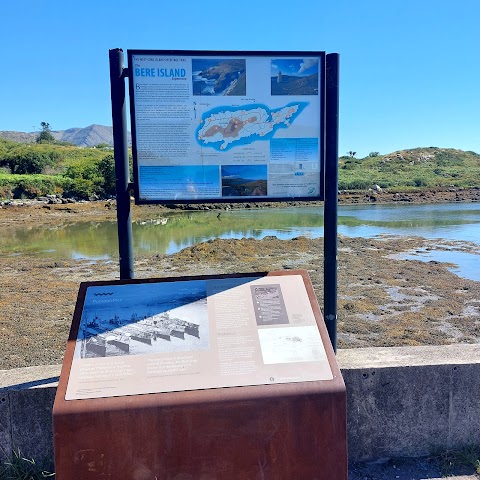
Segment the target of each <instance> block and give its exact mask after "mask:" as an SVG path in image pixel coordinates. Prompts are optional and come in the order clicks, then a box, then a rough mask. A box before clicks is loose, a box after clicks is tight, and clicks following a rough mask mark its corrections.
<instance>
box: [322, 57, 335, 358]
mask: <svg viewBox="0 0 480 480" xmlns="http://www.w3.org/2000/svg"><path fill="white" fill-rule="evenodd" d="M338 66H339V55H338V53H330V54H328V55H327V56H326V101H325V112H326V119H325V223H324V225H325V226H324V273H323V279H324V290H323V292H324V299H323V309H324V312H323V314H324V317H325V324H326V326H327V330H328V334H329V336H330V341H331V342H332V346H333V350H334V351H335V352H336V351H337V206H338V110H339V108H338V104H339V92H338Z"/></svg>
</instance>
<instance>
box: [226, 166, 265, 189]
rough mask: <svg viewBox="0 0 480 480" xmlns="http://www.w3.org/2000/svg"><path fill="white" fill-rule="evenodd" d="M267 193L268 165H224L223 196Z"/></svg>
mask: <svg viewBox="0 0 480 480" xmlns="http://www.w3.org/2000/svg"><path fill="white" fill-rule="evenodd" d="M266 195H267V166H266V165H222V197H258V196H266Z"/></svg>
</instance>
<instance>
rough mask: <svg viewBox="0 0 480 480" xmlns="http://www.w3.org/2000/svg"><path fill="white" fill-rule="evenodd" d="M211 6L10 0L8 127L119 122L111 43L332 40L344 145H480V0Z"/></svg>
mask: <svg viewBox="0 0 480 480" xmlns="http://www.w3.org/2000/svg"><path fill="white" fill-rule="evenodd" d="M273 5H275V6H274V7H273ZM211 6H212V8H210V6H209V3H208V2H198V1H193V0H182V1H181V2H180V1H178V2H168V1H163V2H162V1H158V0H156V1H146V0H136V1H135V2H133V1H131V0H128V1H126V0H116V1H112V0H102V1H98V0H96V1H92V0H82V1H77V2H68V1H67V2H66V1H64V0H62V1H59V0H44V1H43V2H42V1H38V0H35V1H32V0H15V1H9V2H3V3H2V22H1V23H2V25H1V28H0V54H1V67H0V71H1V73H2V74H1V76H0V100H1V102H0V130H20V131H33V130H36V129H37V130H38V129H39V125H40V122H42V121H46V122H49V123H50V125H51V127H52V129H53V130H62V129H66V128H70V127H86V126H88V125H91V124H93V123H98V124H102V125H110V124H111V106H110V86H109V67H108V50H109V49H110V48H115V47H121V48H123V49H124V51H125V52H126V50H127V49H129V48H142V49H213V50H313V51H315V50H321V51H326V52H338V53H339V54H340V62H341V65H340V68H341V70H340V73H341V82H340V146H339V153H340V154H341V155H342V154H345V153H346V152H347V151H349V150H353V151H356V152H357V156H365V155H367V154H368V153H369V152H371V151H379V152H381V153H390V152H392V151H395V150H398V149H402V148H413V147H418V146H425V147H428V146H438V147H451V148H459V149H463V150H473V151H476V152H479V153H480V113H479V112H480V53H479V47H480V28H479V27H478V20H479V18H480V1H478V0H456V1H455V2H454V1H452V0H448V1H446V0H363V1H358V0H348V1H347V0H336V1H335V2H333V1H331V0H328V1H326V0H304V1H302V2H293V3H292V2H286V1H285V2H276V3H275V4H272V3H271V2H258V1H252V0H244V1H243V2H241V4H238V3H236V4H235V3H234V4H232V10H231V11H230V12H229V11H228V7H226V4H225V5H224V4H222V8H215V6H214V4H211Z"/></svg>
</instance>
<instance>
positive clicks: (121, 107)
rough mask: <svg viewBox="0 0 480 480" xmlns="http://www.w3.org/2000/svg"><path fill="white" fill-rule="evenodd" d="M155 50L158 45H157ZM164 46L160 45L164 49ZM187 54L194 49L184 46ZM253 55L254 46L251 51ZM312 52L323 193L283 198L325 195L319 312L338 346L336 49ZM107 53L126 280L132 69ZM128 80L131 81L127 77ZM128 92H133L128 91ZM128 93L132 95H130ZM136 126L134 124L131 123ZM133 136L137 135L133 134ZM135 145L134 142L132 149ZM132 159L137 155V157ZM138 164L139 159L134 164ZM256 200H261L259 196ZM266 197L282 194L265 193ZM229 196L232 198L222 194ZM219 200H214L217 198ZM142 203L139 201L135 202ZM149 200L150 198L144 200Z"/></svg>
mask: <svg viewBox="0 0 480 480" xmlns="http://www.w3.org/2000/svg"><path fill="white" fill-rule="evenodd" d="M130 52H150V51H148V50H132V51H129V54H130ZM155 52H158V51H155ZM162 52H164V51H162ZM167 53H169V54H171V55H177V54H178V53H179V52H178V51H168V52H165V54H167ZM183 53H184V54H185V55H187V54H189V53H190V54H192V55H193V54H195V53H198V52H193V51H184V52H183ZM234 53H237V54H238V52H222V55H227V56H228V55H230V54H231V55H233V54H234ZM250 53H251V54H252V55H254V54H256V53H257V52H250ZM207 54H211V55H212V56H214V55H215V54H218V52H202V55H207ZM258 54H259V55H269V56H271V57H273V56H275V57H282V55H284V56H285V57H288V56H290V57H291V58H292V55H295V56H296V57H299V56H300V55H307V54H312V52H295V53H293V52H280V53H279V52H258ZM315 55H321V58H322V72H324V74H323V73H322V83H321V90H322V99H323V107H322V110H321V112H322V113H321V118H320V125H321V132H320V134H319V139H320V143H321V145H322V146H321V152H322V155H323V157H322V162H321V163H322V164H321V185H322V188H323V190H322V195H321V196H319V197H318V198H312V197H307V198H295V197H293V198H292V197H289V198H287V200H319V199H322V200H325V206H324V216H325V222H324V308H323V315H324V319H325V324H326V327H327V330H328V333H329V336H330V340H331V342H332V346H333V348H334V350H336V341H337V207H338V118H339V55H338V54H337V53H330V54H326V55H325V54H324V53H323V52H318V53H316V54H315ZM109 59H110V85H111V100H112V123H113V137H114V156H115V175H116V178H115V181H116V183H115V184H116V192H117V197H116V198H117V227H118V240H119V257H120V279H122V280H128V279H133V278H134V271H133V239H132V219H131V202H130V195H131V192H132V190H134V193H135V198H137V199H138V197H139V195H138V179H137V180H135V182H134V183H131V182H130V172H129V162H128V143H127V120H126V88H125V78H127V77H128V78H130V77H131V71H129V69H128V68H125V67H124V63H123V50H122V49H120V48H116V49H112V50H110V51H109ZM130 84H132V81H131V80H130ZM130 93H132V92H131V91H130ZM131 98H132V97H130V99H131ZM133 128H134V132H135V131H136V130H135V128H136V126H135V125H133ZM134 138H135V135H134ZM135 149H136V145H135V143H134V152H135ZM135 162H136V160H135ZM136 166H137V167H138V165H136ZM255 200H261V198H260V197H259V198H258V199H255ZM264 200H267V201H269V202H273V201H277V200H278V201H280V200H285V199H280V198H268V199H264ZM224 201H225V202H232V201H233V200H232V199H230V198H229V199H228V200H224ZM238 201H239V202H242V201H243V202H244V201H250V202H251V201H252V197H245V198H243V199H239V200H238ZM199 202H201V203H205V199H202V200H190V199H189V200H188V201H186V202H183V203H199ZM220 202H221V200H215V203H220ZM138 203H142V202H138ZM143 203H153V202H143ZM154 203H165V204H168V203H181V202H179V201H176V200H175V201H171V200H170V201H157V202H154Z"/></svg>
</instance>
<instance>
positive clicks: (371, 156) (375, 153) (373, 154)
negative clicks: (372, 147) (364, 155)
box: [368, 152, 380, 158]
mask: <svg viewBox="0 0 480 480" xmlns="http://www.w3.org/2000/svg"><path fill="white" fill-rule="evenodd" d="M368 156H369V157H370V158H373V157H379V156H380V152H370V153H369V154H368Z"/></svg>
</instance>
